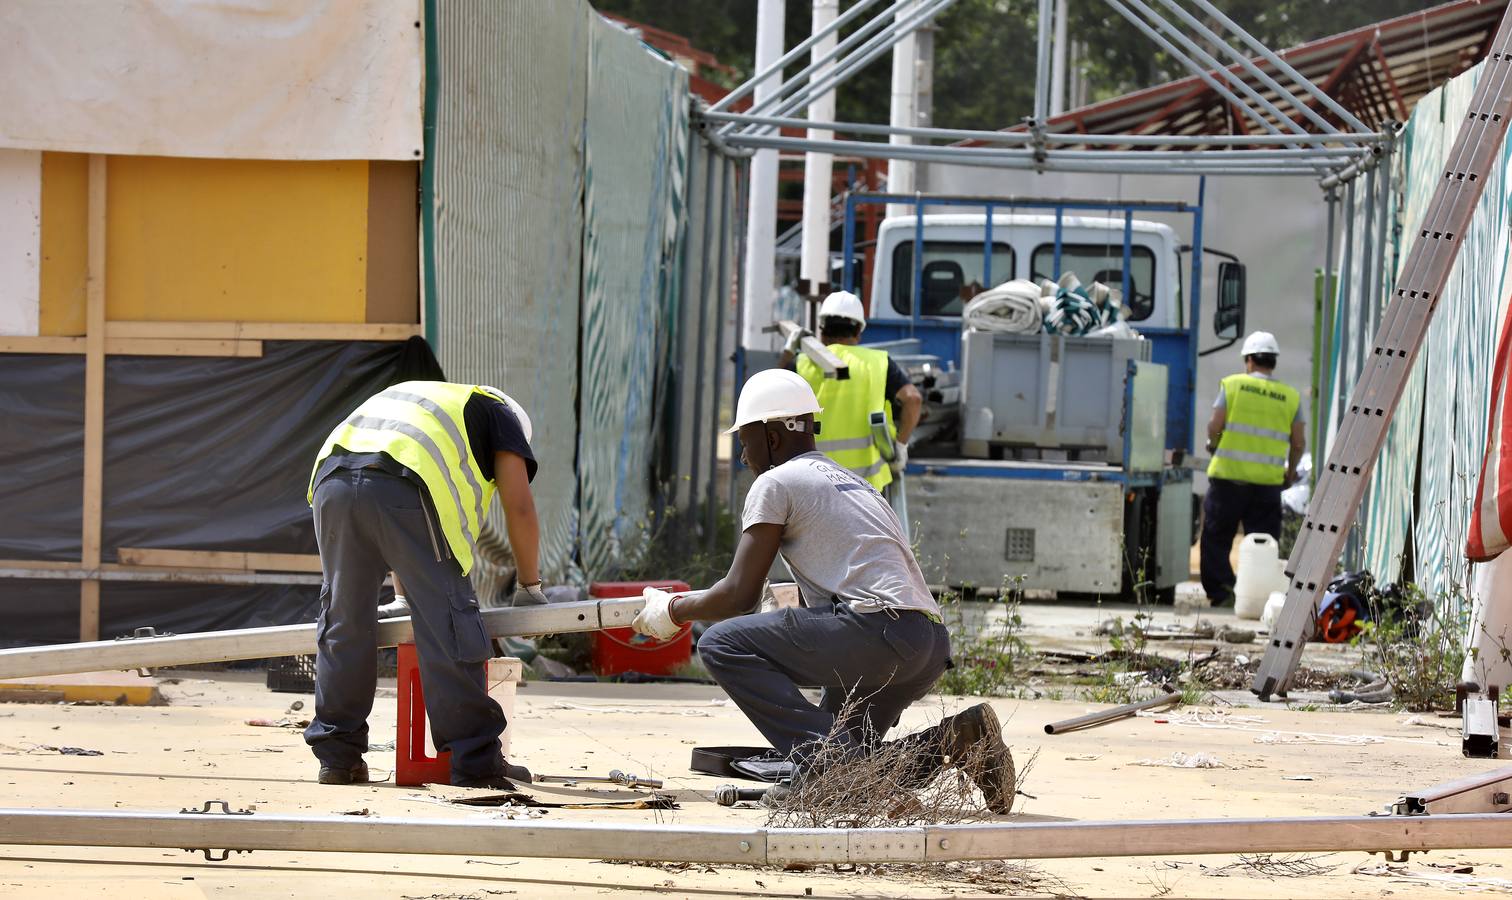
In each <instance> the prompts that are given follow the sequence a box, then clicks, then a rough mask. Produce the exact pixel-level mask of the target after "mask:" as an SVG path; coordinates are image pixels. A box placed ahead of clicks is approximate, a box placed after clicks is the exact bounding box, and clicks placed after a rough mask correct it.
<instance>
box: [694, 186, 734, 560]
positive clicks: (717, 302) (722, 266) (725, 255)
mask: <svg viewBox="0 0 1512 900" xmlns="http://www.w3.org/2000/svg"><path fill="white" fill-rule="evenodd" d="M711 162H712V161H711ZM718 162H719V265H718V266H717V267H716V268H715V271H716V272H717V273H718V275H717V276H716V278H715V284H714V303H713V309H711V310H708V309H706V310H705V315H704V317H705V318H709V317H710V316H711V315H712V317H713V322H712V324H713V327H714V357H713V359H712V360H711V361H710V362H711V363H712V364H713V366H714V383H713V385H711V386H710V390H709V400H710V406H711V407H712V409H711V410H710V413H709V419H710V421H709V424H708V425H706V426H705V428H704V430H705V431H707V432H708V433H709V487H708V489H707V490H706V491H705V492H704V510H703V514H704V532H703V539H704V550H705V552H712V551H713V549H714V542H715V536H714V523H715V522H716V521H717V519H718V516H717V515H716V512H717V509H716V504H715V502H714V501H715V498H716V497H717V496H718V492H717V490H716V488H715V482H717V481H718V480H719V431H720V428H719V391H720V388H721V384H720V382H721V381H723V380H724V360H723V359H722V358H721V357H723V356H724V311H725V304H726V302H727V301H728V300H729V299H730V268H729V263H730V166H731V165H732V163H731V162H730V161H729V160H727V159H723V158H720V159H718ZM710 168H713V166H710ZM702 355H703V354H702V352H700V354H699V356H700V357H702ZM698 377H699V378H700V379H702V378H707V377H708V370H707V369H703V370H702V371H700V372H699V373H698ZM696 489H697V488H696V482H695V490H696Z"/></svg>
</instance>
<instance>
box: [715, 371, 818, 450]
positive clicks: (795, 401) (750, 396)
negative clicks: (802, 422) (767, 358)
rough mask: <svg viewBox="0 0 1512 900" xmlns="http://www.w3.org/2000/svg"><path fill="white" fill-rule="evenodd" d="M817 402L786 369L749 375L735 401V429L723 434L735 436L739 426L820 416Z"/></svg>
mask: <svg viewBox="0 0 1512 900" xmlns="http://www.w3.org/2000/svg"><path fill="white" fill-rule="evenodd" d="M823 411H824V410H822V409H820V408H819V398H818V397H815V396H814V389H813V388H811V387H809V383H808V382H807V381H804V380H803V376H802V375H799V374H798V373H797V372H792V371H789V370H787V369H765V370H763V371H760V372H757V373H756V374H755V375H752V376H751V378H750V380H749V381H747V382H746V383H745V387H743V388H741V389H740V398H739V399H738V400H736V401H735V425H734V426H733V427H732V428H730V429H729V430H728V431H726V432H725V434H734V433H735V432H737V431H739V430H740V427H741V426H742V425H750V424H751V423H752V422H770V421H772V420H773V419H791V418H793V417H794V416H801V415H804V414H805V413H815V414H817V413H821V412H823Z"/></svg>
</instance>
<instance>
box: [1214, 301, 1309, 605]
mask: <svg viewBox="0 0 1512 900" xmlns="http://www.w3.org/2000/svg"><path fill="white" fill-rule="evenodd" d="M1241 352H1242V354H1243V356H1244V372H1243V373H1241V374H1237V375H1230V376H1228V377H1227V378H1225V379H1223V385H1222V387H1221V388H1220V389H1219V391H1218V398H1217V399H1216V400H1214V401H1213V416H1212V419H1210V420H1209V421H1208V443H1207V449H1208V452H1209V453H1211V454H1212V462H1210V463H1209V464H1208V470H1207V474H1208V491H1207V496H1206V497H1204V498H1203V502H1202V588H1203V590H1204V591H1206V592H1207V595H1208V598H1209V599H1210V600H1211V601H1212V602H1213V605H1215V606H1223V605H1227V604H1231V603H1233V602H1234V569H1233V567H1232V566H1231V565H1230V564H1229V553H1230V551H1231V550H1232V548H1233V545H1234V533H1235V530H1236V529H1237V528H1238V527H1239V526H1240V525H1243V526H1244V531H1245V533H1246V534H1268V535H1270V536H1271V537H1278V536H1280V534H1281V491H1282V489H1284V488H1286V487H1288V486H1290V485H1291V484H1292V483H1293V482H1295V481H1296V480H1297V463H1299V462H1300V461H1301V460H1302V451H1303V450H1305V449H1306V447H1307V438H1306V428H1305V426H1304V422H1303V420H1302V398H1301V395H1299V394H1298V393H1297V390H1296V389H1295V388H1293V387H1291V386H1289V385H1285V384H1282V383H1281V382H1279V381H1277V380H1276V378H1275V376H1274V375H1273V374H1272V373H1273V372H1274V371H1275V368H1276V356H1277V355H1278V354H1279V353H1280V347H1279V346H1278V345H1277V344H1276V337H1275V335H1273V334H1271V333H1270V332H1267V331H1257V332H1255V333H1253V334H1251V335H1250V336H1249V337H1247V338H1245V340H1244V348H1243V350H1242V351H1241Z"/></svg>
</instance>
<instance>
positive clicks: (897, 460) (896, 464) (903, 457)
mask: <svg viewBox="0 0 1512 900" xmlns="http://www.w3.org/2000/svg"><path fill="white" fill-rule="evenodd" d="M907 465H908V445H907V444H905V443H903V442H902V441H893V458H892V463H891V466H892V470H893V471H894V472H901V471H903V469H904V468H905V467H906V466H907Z"/></svg>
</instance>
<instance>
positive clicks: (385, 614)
mask: <svg viewBox="0 0 1512 900" xmlns="http://www.w3.org/2000/svg"><path fill="white" fill-rule="evenodd" d="M409 614H410V608H409V599H408V598H406V597H405V596H404V595H403V594H395V595H394V599H393V600H391V601H389V602H388V603H384V604H381V605H379V607H378V618H380V619H397V618H400V617H401V616H407V615H409Z"/></svg>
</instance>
